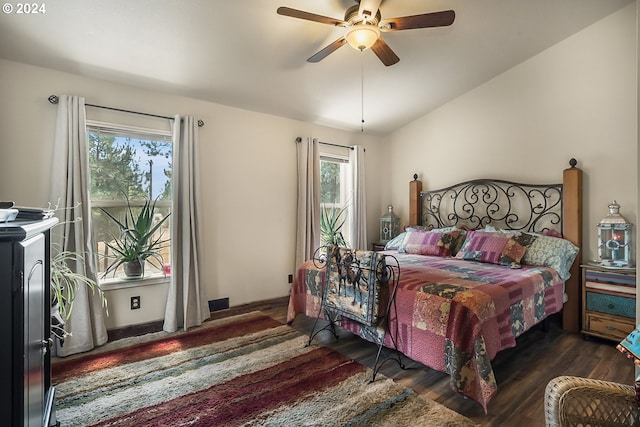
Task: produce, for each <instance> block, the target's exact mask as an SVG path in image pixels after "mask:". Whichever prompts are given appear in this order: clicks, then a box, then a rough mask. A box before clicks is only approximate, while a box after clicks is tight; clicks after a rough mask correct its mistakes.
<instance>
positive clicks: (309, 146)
mask: <svg viewBox="0 0 640 427" xmlns="http://www.w3.org/2000/svg"><path fill="white" fill-rule="evenodd" d="M296 147H297V148H296V151H297V155H298V214H297V224H296V260H295V262H296V268H297V267H298V266H299V265H300V264H302V263H303V262H304V261H306V260H309V259H311V257H312V256H313V253H314V252H315V250H316V249H317V248H318V247H319V246H320V149H319V147H318V140H317V139H315V138H313V139H312V138H307V140H306V141H300V142H298V143H296Z"/></svg>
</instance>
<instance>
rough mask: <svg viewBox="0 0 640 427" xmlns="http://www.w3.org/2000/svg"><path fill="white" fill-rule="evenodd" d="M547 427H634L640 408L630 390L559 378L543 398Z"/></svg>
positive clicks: (597, 382)
mask: <svg viewBox="0 0 640 427" xmlns="http://www.w3.org/2000/svg"><path fill="white" fill-rule="evenodd" d="M544 412H545V422H546V425H547V427H568V426H585V427H586V426H605V427H609V426H611V427H614V426H638V427H640V408H639V407H638V403H637V402H636V395H635V390H634V388H633V386H630V385H623V384H617V383H613V382H608V381H600V380H592V379H587V378H579V377H570V376H561V377H557V378H554V379H552V380H551V381H549V384H547V388H546V390H545V394H544Z"/></svg>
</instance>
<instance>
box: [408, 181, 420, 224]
mask: <svg viewBox="0 0 640 427" xmlns="http://www.w3.org/2000/svg"><path fill="white" fill-rule="evenodd" d="M421 191H422V181H418V174H417V173H415V174H413V181H411V182H410V183H409V225H420V222H421V218H419V216H420V206H419V205H420V192H421Z"/></svg>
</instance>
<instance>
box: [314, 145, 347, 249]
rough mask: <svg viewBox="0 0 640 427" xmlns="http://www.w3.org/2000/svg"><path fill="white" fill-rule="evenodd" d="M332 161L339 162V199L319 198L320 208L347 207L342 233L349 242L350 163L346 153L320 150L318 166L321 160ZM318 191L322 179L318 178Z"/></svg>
mask: <svg viewBox="0 0 640 427" xmlns="http://www.w3.org/2000/svg"><path fill="white" fill-rule="evenodd" d="M323 161H324V162H332V163H338V164H340V201H339V202H335V203H325V202H322V198H321V200H320V209H322V208H323V207H325V206H327V207H338V208H346V209H347V217H346V221H345V224H344V225H343V227H342V230H343V235H344V237H345V239H346V241H347V243H349V244H350V240H351V228H352V225H353V224H352V221H353V215H352V214H351V206H350V203H349V200H350V199H351V192H352V191H351V189H352V188H353V185H352V182H351V180H352V173H351V168H352V165H351V163H350V162H349V155H348V154H346V155H345V154H338V153H335V152H332V151H328V150H320V168H321V169H322V162H323ZM320 186H321V187H320V193H321V194H322V180H320Z"/></svg>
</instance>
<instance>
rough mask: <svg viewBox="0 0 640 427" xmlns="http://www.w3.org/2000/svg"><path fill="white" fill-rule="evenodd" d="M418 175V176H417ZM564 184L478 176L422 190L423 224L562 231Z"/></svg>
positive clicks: (421, 213) (421, 216)
mask: <svg viewBox="0 0 640 427" xmlns="http://www.w3.org/2000/svg"><path fill="white" fill-rule="evenodd" d="M414 178H415V179H417V177H414ZM562 187H563V184H544V185H532V184H520V183H516V182H510V181H503V180H498V179H475V180H471V181H465V182H461V183H459V184H455V185H452V186H450V187H446V188H441V189H439V190H430V191H421V192H420V203H419V207H420V212H419V218H420V222H421V225H423V226H430V227H433V228H442V227H447V226H453V225H455V226H458V227H464V228H467V229H478V228H484V227H485V226H486V225H492V226H494V227H496V228H502V229H510V230H519V231H527V232H537V233H541V232H543V231H547V230H554V231H557V232H559V233H562V190H563V188H562Z"/></svg>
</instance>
